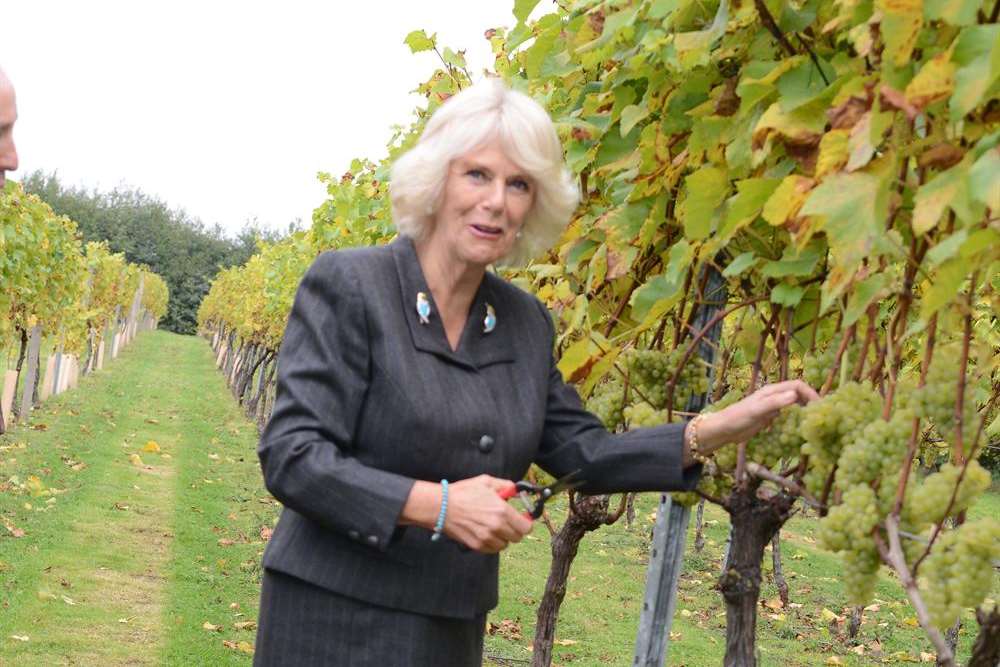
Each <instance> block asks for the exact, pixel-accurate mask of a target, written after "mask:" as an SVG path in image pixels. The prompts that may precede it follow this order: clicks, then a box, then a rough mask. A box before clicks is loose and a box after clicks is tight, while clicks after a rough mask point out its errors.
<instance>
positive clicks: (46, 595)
mask: <svg viewBox="0 0 1000 667" xmlns="http://www.w3.org/2000/svg"><path fill="white" fill-rule="evenodd" d="M38 599H39V600H42V601H45V600H55V599H56V594H55V593H50V592H48V591H38Z"/></svg>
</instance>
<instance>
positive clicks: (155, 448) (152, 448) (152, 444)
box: [142, 440, 160, 454]
mask: <svg viewBox="0 0 1000 667" xmlns="http://www.w3.org/2000/svg"><path fill="white" fill-rule="evenodd" d="M142 451H144V452H149V453H150V454H158V453H159V452H160V445H158V444H157V443H156V441H155V440H150V441H149V442H147V443H146V444H145V446H143V448H142Z"/></svg>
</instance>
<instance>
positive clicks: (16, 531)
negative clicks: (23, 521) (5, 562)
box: [3, 522, 25, 537]
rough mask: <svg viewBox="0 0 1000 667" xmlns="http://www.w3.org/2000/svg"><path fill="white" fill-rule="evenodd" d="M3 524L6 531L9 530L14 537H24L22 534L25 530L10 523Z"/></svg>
mask: <svg viewBox="0 0 1000 667" xmlns="http://www.w3.org/2000/svg"><path fill="white" fill-rule="evenodd" d="M3 526H4V528H6V529H7V530H8V531H10V534H11V535H13V536H14V537H24V535H25V532H24V531H23V530H21V529H20V528H18V527H17V526H15V525H14V524H12V523H7V522H4V524H3Z"/></svg>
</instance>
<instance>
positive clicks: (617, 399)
mask: <svg viewBox="0 0 1000 667" xmlns="http://www.w3.org/2000/svg"><path fill="white" fill-rule="evenodd" d="M624 403H625V388H624V386H623V385H622V383H621V381H620V380H618V379H614V380H610V381H608V382H604V383H602V384H601V385H599V386H598V387H597V389H595V390H594V393H593V394H591V396H590V398H589V399H587V409H588V410H589V411H590V412H592V413H594V415H596V416H597V418H598V419H600V420H601V422H602V423H603V424H604V427H605V428H606V429H608V430H609V431H614V430H617V428H618V427H619V426H621V424H622V422H623V414H622V407H623V405H624Z"/></svg>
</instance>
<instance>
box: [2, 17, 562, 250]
mask: <svg viewBox="0 0 1000 667" xmlns="http://www.w3.org/2000/svg"><path fill="white" fill-rule="evenodd" d="M548 4H549V3H548V2H547V1H546V0H543V2H542V3H541V5H542V6H540V7H538V8H536V12H537V11H538V10H542V9H543V8H544V9H545V10H546V11H547V10H548V7H545V5H548ZM513 6H514V2H513V0H464V1H458V0H418V1H415V2H411V1H405V0H400V1H392V2H390V1H388V0H348V1H343V0H337V1H334V0H326V1H325V2H304V1H298V0H294V1H293V0H286V1H285V2H281V3H277V2H274V1H273V0H271V1H270V2H267V3H264V2H256V1H253V0H240V1H239V2H230V1H225V2H223V1H217V0H201V1H200V2H191V1H188V0H169V1H166V0H156V1H153V0H143V1H141V2H135V1H134V0H131V1H120V2H111V1H105V0H89V1H87V2H73V1H61V2H55V1H47V0H30V1H28V2H4V7H3V9H2V11H0V67H3V68H4V69H5V70H6V71H7V73H8V75H9V76H10V78H11V80H12V81H13V82H14V86H15V88H16V90H17V101H18V113H19V116H20V118H19V120H18V122H17V125H16V126H15V133H14V137H15V141H16V143H17V147H18V152H19V155H20V158H21V166H20V169H19V170H18V171H17V172H14V173H13V174H12V175H11V177H12V178H14V179H15V180H16V179H18V178H20V177H22V176H23V175H24V174H27V173H28V172H30V171H33V170H35V169H43V170H45V171H53V170H58V172H59V176H60V178H61V180H62V181H63V182H64V183H67V184H73V185H83V186H86V187H88V188H93V187H97V188H99V189H101V190H108V189H111V188H113V187H114V186H116V185H119V184H125V185H129V186H135V187H138V188H140V189H142V190H143V191H144V192H146V193H147V194H150V195H154V196H157V197H159V198H161V199H163V200H165V201H166V202H167V203H168V204H169V205H170V206H171V207H174V208H183V209H185V210H186V211H187V212H188V213H189V214H190V215H192V216H194V217H197V218H200V219H201V220H202V221H203V222H205V223H206V224H207V225H212V224H214V223H216V222H218V223H220V224H221V225H222V226H223V227H224V228H225V229H226V230H227V231H228V232H230V233H235V232H236V231H238V230H239V228H240V227H241V226H242V225H243V223H244V221H245V220H247V219H248V218H251V217H257V218H258V219H259V220H260V221H261V222H262V223H264V224H265V225H266V226H268V227H271V228H279V229H284V228H285V227H286V226H287V223H288V222H290V221H292V220H293V219H295V218H301V219H302V220H303V222H304V223H305V224H306V226H308V225H309V224H310V221H311V218H312V210H313V209H314V208H315V207H316V206H318V205H319V204H320V202H322V200H323V198H324V194H325V193H324V190H323V188H322V186H321V185H320V184H319V183H318V182H317V181H316V177H315V176H316V172H317V171H329V172H332V173H334V174H339V173H341V172H343V171H344V170H345V169H346V168H347V166H348V164H349V162H350V160H351V159H352V158H353V157H370V158H372V159H378V158H381V157H382V156H384V155H385V143H386V141H387V140H388V139H389V137H390V127H391V126H392V125H393V124H395V123H404V122H407V121H408V120H409V118H410V112H411V110H412V109H413V108H414V107H415V106H417V105H418V104H419V103H420V98H419V97H418V96H416V95H411V94H410V92H409V91H411V90H413V89H414V88H415V87H416V86H417V85H418V84H419V83H420V82H422V81H423V80H425V79H426V78H427V77H428V76H429V75H430V73H431V72H432V71H433V70H434V68H435V67H436V65H437V57H436V56H435V55H434V54H433V52H424V53H418V54H411V53H410V51H409V48H408V47H407V46H406V45H405V44H404V43H403V39H404V37H405V36H406V35H407V33H409V32H410V31H411V30H415V29H421V28H422V29H424V30H426V31H427V32H428V34H430V33H432V32H436V33H437V34H438V44H439V45H440V46H442V47H443V46H450V47H451V48H453V49H456V50H458V49H466V58H467V60H468V62H469V65H470V71H471V72H473V75H474V77H475V78H476V79H478V78H479V76H481V72H482V69H483V68H484V67H487V66H489V65H490V64H491V63H492V55H491V53H490V50H489V43H488V42H487V41H486V39H485V37H484V36H483V33H484V32H485V31H486V29H488V28H491V27H497V26H512V25H513V24H514V17H513V14H512V13H511V10H512V8H513Z"/></svg>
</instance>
